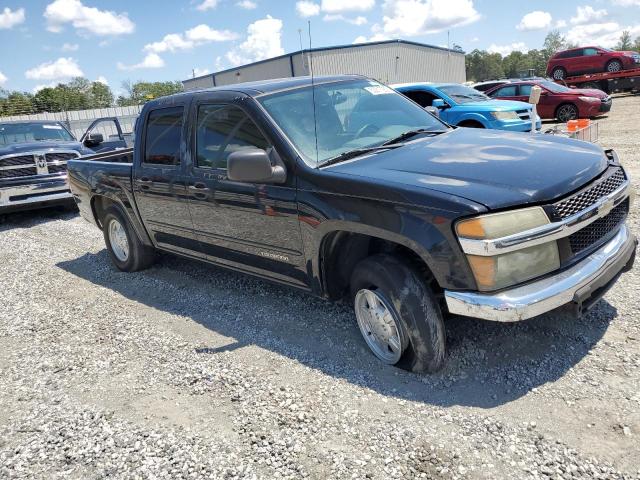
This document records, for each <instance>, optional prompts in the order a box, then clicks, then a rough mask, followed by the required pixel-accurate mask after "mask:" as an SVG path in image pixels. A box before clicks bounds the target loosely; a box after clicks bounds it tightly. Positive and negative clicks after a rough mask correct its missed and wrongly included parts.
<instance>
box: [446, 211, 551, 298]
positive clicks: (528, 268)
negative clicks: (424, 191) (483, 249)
mask: <svg viewBox="0 0 640 480" xmlns="http://www.w3.org/2000/svg"><path fill="white" fill-rule="evenodd" d="M548 223H549V218H548V217H547V215H546V213H545V212H544V210H543V209H542V208H540V207H532V208H525V209H522V210H514V211H511V212H500V213H493V214H489V215H481V216H479V217H475V218H471V219H466V220H462V221H460V222H458V223H457V224H456V233H457V234H458V237H460V238H465V239H472V240H495V239H498V238H503V237H508V236H510V235H514V234H517V233H520V232H524V231H526V230H530V229H532V228H536V227H541V226H543V225H546V224H548ZM467 260H468V261H469V265H470V266H471V270H472V272H473V276H474V277H475V279H476V283H477V285H478V289H479V290H481V291H489V290H498V289H500V288H504V287H508V286H511V285H515V284H517V283H521V282H524V281H527V280H530V279H532V278H535V277H539V276H540V275H544V274H545V273H549V272H552V271H554V270H556V269H558V268H559V267H560V256H559V254H558V245H557V244H556V242H555V241H551V242H547V243H543V244H540V245H535V246H532V247H527V248H523V249H521V250H514V251H511V252H508V253H503V254H497V255H490V256H483V255H471V254H467Z"/></svg>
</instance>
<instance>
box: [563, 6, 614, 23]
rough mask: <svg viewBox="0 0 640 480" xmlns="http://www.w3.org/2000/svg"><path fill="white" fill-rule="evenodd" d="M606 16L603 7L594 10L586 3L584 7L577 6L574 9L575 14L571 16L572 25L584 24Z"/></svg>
mask: <svg viewBox="0 0 640 480" xmlns="http://www.w3.org/2000/svg"><path fill="white" fill-rule="evenodd" d="M606 16H607V11H606V10H605V9H604V8H603V9H601V10H594V8H593V7H591V6H589V5H587V6H584V7H578V8H577V10H576V16H575V17H571V20H569V21H570V22H571V24H572V25H585V24H587V23H592V22H595V21H602V20H603V19H604V18H605V17H606Z"/></svg>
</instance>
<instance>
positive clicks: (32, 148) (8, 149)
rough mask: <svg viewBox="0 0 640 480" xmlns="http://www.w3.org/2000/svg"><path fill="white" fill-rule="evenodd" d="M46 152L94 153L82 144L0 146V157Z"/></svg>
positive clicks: (34, 143)
mask: <svg viewBox="0 0 640 480" xmlns="http://www.w3.org/2000/svg"><path fill="white" fill-rule="evenodd" d="M45 150H75V151H76V152H80V153H81V154H82V155H85V154H88V153H93V152H92V151H91V150H89V149H87V148H86V147H85V146H84V145H82V144H81V143H80V142H25V143H11V144H9V145H0V156H3V155H14V154H18V153H26V152H39V151H45Z"/></svg>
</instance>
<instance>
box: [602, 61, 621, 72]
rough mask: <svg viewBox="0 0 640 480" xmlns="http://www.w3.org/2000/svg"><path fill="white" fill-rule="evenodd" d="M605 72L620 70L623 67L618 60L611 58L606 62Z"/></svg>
mask: <svg viewBox="0 0 640 480" xmlns="http://www.w3.org/2000/svg"><path fill="white" fill-rule="evenodd" d="M606 68H607V72H621V71H622V69H623V68H624V67H623V65H622V62H621V61H620V60H611V61H609V63H607V67H606Z"/></svg>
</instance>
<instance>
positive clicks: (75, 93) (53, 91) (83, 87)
mask: <svg viewBox="0 0 640 480" xmlns="http://www.w3.org/2000/svg"><path fill="white" fill-rule="evenodd" d="M112 105H113V93H111V89H110V88H109V87H108V86H107V85H105V84H103V83H100V82H90V81H89V80H87V79H86V78H81V77H78V78H74V79H73V80H71V81H70V82H68V83H59V84H58V85H56V86H55V87H45V88H43V89H41V90H38V91H37V92H36V93H35V95H33V94H31V93H26V92H0V116H10V115H26V114H32V113H42V112H62V111H65V110H85V109H91V108H105V107H110V106H112Z"/></svg>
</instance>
